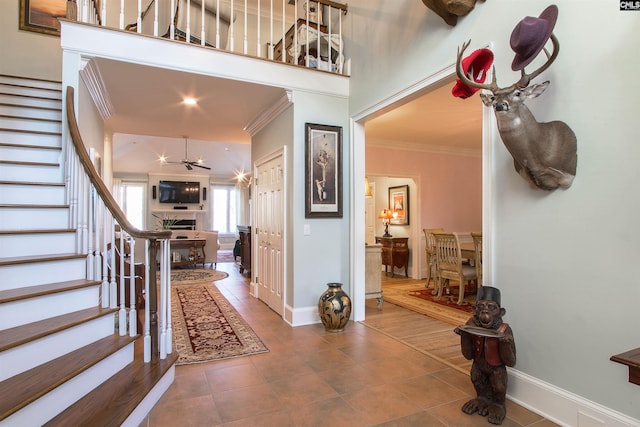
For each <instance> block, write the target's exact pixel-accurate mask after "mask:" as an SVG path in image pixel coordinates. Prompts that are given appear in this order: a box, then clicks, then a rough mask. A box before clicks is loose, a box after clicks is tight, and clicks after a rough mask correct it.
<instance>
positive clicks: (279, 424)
mask: <svg viewBox="0 0 640 427" xmlns="http://www.w3.org/2000/svg"><path fill="white" fill-rule="evenodd" d="M295 425H296V424H295V423H294V422H293V419H292V418H291V415H289V413H288V412H287V411H276V412H269V413H267V414H260V415H256V416H253V417H248V418H243V419H241V420H238V421H231V422H229V423H225V424H224V426H225V427H257V426H265V427H267V426H273V427H295Z"/></svg>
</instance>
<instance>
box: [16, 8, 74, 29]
mask: <svg viewBox="0 0 640 427" xmlns="http://www.w3.org/2000/svg"><path fill="white" fill-rule="evenodd" d="M66 17H67V0H20V25H19V28H20V29H21V30H25V31H33V32H36V33H42V34H49V35H52V36H60V21H58V18H66Z"/></svg>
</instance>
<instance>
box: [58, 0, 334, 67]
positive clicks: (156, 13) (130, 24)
mask: <svg viewBox="0 0 640 427" xmlns="http://www.w3.org/2000/svg"><path fill="white" fill-rule="evenodd" d="M75 1H76V2H77V4H76V14H75V17H76V19H77V20H78V21H80V22H86V23H91V24H96V25H101V26H105V27H111V28H117V29H120V30H126V31H135V32H137V33H140V34H145V35H149V36H154V37H162V38H167V39H171V40H179V41H182V42H184V43H189V44H197V45H201V46H207V47H212V48H216V49H221V50H225V51H228V52H234V53H239V54H244V55H249V56H254V57H259V58H265V59H270V60H273V61H279V62H283V63H288V64H296V65H301V66H305V67H309V68H314V69H318V70H323V71H330V72H334V73H338V74H346V70H345V66H344V64H345V56H344V55H345V53H344V45H343V38H342V22H343V17H344V15H345V14H346V13H347V5H345V4H340V3H336V2H334V1H331V0H310V1H305V0H137V1H135V0H75ZM68 18H70V19H73V16H72V15H71V14H68Z"/></svg>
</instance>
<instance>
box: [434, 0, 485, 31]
mask: <svg viewBox="0 0 640 427" xmlns="http://www.w3.org/2000/svg"><path fill="white" fill-rule="evenodd" d="M422 3H424V5H425V6H427V7H428V8H429V9H431V10H433V11H434V12H435V13H437V14H438V15H439V16H440V17H441V18H442V19H444V22H446V23H447V24H449V25H451V26H452V27H454V26H455V25H456V24H457V23H458V17H459V16H464V15H466V14H468V13H469V12H471V11H472V10H473V8H474V7H475V5H476V0H422Z"/></svg>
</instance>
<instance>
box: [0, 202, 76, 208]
mask: <svg viewBox="0 0 640 427" xmlns="http://www.w3.org/2000/svg"><path fill="white" fill-rule="evenodd" d="M68 207H69V205H36V204H34V205H25V204H22V203H20V204H19V203H3V204H0V208H4V209H66V208H68Z"/></svg>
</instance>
